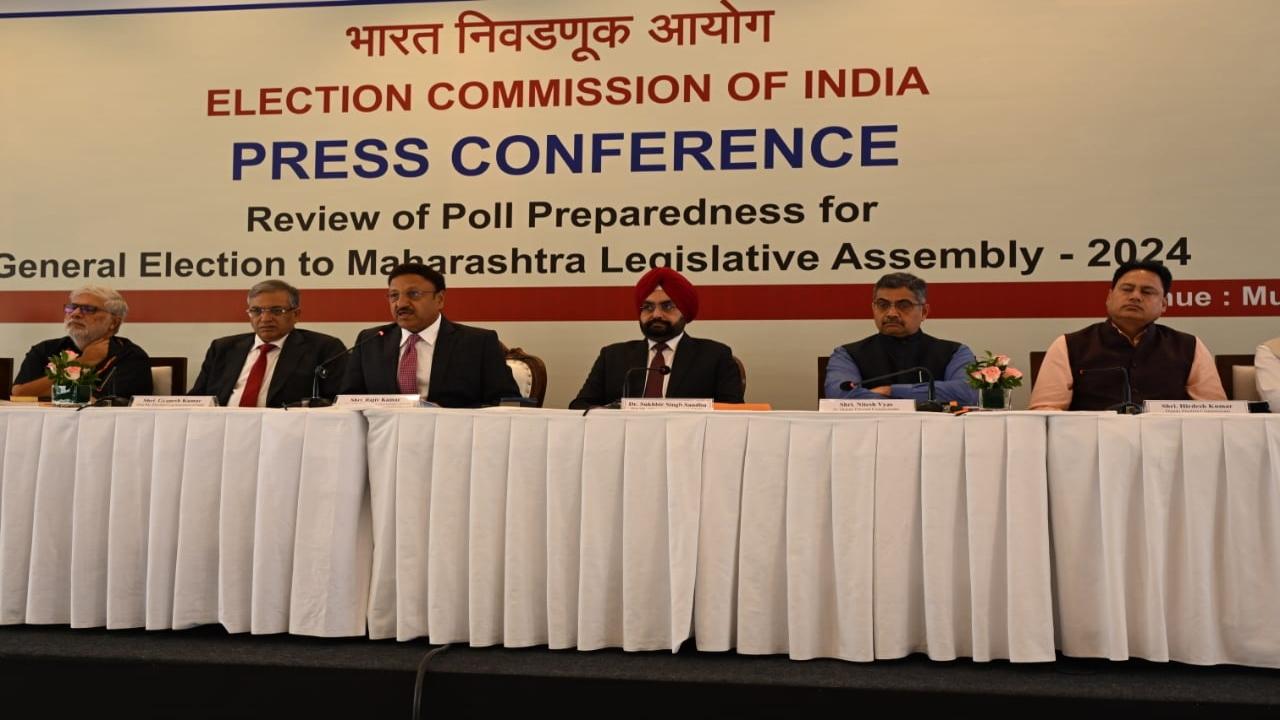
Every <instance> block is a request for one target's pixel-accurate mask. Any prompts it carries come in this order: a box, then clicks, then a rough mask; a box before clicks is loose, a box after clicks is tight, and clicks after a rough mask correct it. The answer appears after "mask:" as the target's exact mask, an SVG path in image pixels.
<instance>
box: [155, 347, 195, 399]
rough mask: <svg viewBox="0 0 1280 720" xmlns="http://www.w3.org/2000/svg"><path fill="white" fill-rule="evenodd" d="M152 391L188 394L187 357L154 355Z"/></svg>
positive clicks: (164, 393) (167, 393) (165, 393)
mask: <svg viewBox="0 0 1280 720" xmlns="http://www.w3.org/2000/svg"><path fill="white" fill-rule="evenodd" d="M151 393H152V394H153V395H186V394H187V359H186V358H184V357H155V356H152V357H151Z"/></svg>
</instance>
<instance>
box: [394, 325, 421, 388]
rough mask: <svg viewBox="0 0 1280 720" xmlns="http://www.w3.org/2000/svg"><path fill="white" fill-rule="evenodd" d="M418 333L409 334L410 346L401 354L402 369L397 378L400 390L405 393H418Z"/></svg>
mask: <svg viewBox="0 0 1280 720" xmlns="http://www.w3.org/2000/svg"><path fill="white" fill-rule="evenodd" d="M421 339H422V338H420V337H418V333H413V334H412V335H410V336H409V340H408V343H409V347H408V348H406V349H405V351H404V355H401V356H400V371H399V372H398V373H397V374H396V379H397V380H398V381H399V383H400V392H401V393H402V394H404V395H417V394H418V341H419V340H421Z"/></svg>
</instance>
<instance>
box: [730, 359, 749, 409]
mask: <svg viewBox="0 0 1280 720" xmlns="http://www.w3.org/2000/svg"><path fill="white" fill-rule="evenodd" d="M733 362H734V363H736V364H737V366H738V375H739V377H741V378H742V399H744V400H745V399H746V398H747V366H746V365H743V364H742V359H741V358H739V357H738V356H737V355H734V356H733Z"/></svg>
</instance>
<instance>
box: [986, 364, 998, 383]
mask: <svg viewBox="0 0 1280 720" xmlns="http://www.w3.org/2000/svg"><path fill="white" fill-rule="evenodd" d="M982 379H983V380H986V381H987V382H989V383H994V382H996V381H998V380H999V379H1000V368H998V367H995V366H987V367H984V368H982Z"/></svg>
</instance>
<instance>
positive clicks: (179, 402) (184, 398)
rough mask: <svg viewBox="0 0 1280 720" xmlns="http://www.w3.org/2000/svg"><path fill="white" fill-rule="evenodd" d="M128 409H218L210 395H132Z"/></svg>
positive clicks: (216, 399) (214, 398) (215, 401)
mask: <svg viewBox="0 0 1280 720" xmlns="http://www.w3.org/2000/svg"><path fill="white" fill-rule="evenodd" d="M129 407H136V408H202V407H218V398H216V397H214V396H212V395H134V396H133V403H132V404H130V405H129Z"/></svg>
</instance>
